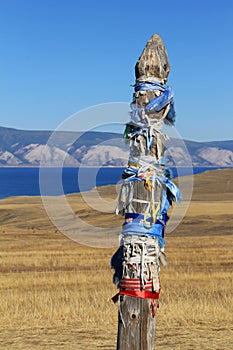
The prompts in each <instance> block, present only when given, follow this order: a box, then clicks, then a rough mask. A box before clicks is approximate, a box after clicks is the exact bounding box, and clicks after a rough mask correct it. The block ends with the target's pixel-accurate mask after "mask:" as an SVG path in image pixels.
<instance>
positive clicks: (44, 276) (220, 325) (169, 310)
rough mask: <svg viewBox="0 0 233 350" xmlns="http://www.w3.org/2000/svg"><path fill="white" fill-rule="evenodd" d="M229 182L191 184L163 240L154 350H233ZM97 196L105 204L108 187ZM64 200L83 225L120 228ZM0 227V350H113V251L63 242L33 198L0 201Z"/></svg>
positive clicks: (205, 178) (215, 178) (201, 178)
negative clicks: (178, 218) (182, 211)
mask: <svg viewBox="0 0 233 350" xmlns="http://www.w3.org/2000/svg"><path fill="white" fill-rule="evenodd" d="M232 175H233V170H221V172H219V171H216V172H213V171H212V172H206V173H205V174H202V175H196V176H195V177H194V178H195V183H194V185H195V187H194V194H193V198H192V202H191V204H190V206H189V209H188V211H187V213H186V216H185V217H184V219H183V220H182V223H181V224H180V225H179V226H178V227H177V228H176V229H175V231H173V232H172V233H171V234H170V235H167V236H166V242H167V244H166V254H167V257H168V260H169V264H168V266H166V267H161V276H160V277H161V284H162V291H161V298H160V308H159V309H158V311H157V336H156V347H155V348H156V349H162V350H167V349H177V350H178V349H182V350H189V349H190V350H191V349H192V350H194V349H206V350H214V349H215V350H217V349H219V350H220V349H221V350H223V349H229V350H230V349H232V344H233V317H232V311H233V301H232V300H233V299H232V290H233V288H232V287H233V286H232V266H233V250H232V245H233V242H232V224H233V215H232V209H233V182H232ZM224 183H225V187H224ZM99 192H100V194H101V196H103V197H104V198H106V199H110V198H113V197H114V196H115V187H114V186H108V187H105V188H100V189H99ZM206 193H209V196H210V197H211V200H210V201H208V200H207V198H206ZM67 198H68V201H69V203H70V205H71V206H72V208H73V209H74V211H75V212H76V214H77V215H80V216H83V219H84V218H85V220H87V222H89V223H92V224H93V223H95V224H98V225H101V223H103V226H105V227H108V226H107V225H108V224H109V227H111V224H112V220H114V222H115V225H116V226H119V225H120V224H121V223H122V217H115V216H114V215H113V214H100V213H98V212H97V211H93V210H91V208H88V206H87V205H86V204H85V203H84V201H83V199H82V198H81V196H80V195H70V196H67ZM202 198H203V199H202ZM87 214H88V215H87ZM103 221H104V222H103ZM0 223H1V227H0V246H1V251H0V276H1V285H0V293H1V294H0V298H1V299H0V349H7V350H8V349H9V350H11V349H12V350H13V349H22V350H23V349H51V350H53V349H66V350H71V349H77V350H82V349H87V350H89V349H90V350H95V349H105V350H111V349H115V348H116V337H117V305H114V304H113V303H112V301H111V297H112V296H113V295H114V294H115V293H116V292H117V290H116V288H115V287H114V285H113V284H112V283H111V279H112V274H113V271H112V270H110V267H109V260H110V257H111V256H112V254H113V253H114V251H115V250H116V248H117V247H114V248H105V249H100V248H91V247H86V246H82V245H80V244H78V243H76V242H73V241H72V240H70V239H68V238H67V237H65V236H64V235H63V234H61V233H60V232H59V231H58V230H57V229H56V227H54V226H53V225H52V223H51V222H50V221H49V219H48V218H47V215H46V213H45V211H44V209H43V206H42V203H41V199H40V198H39V197H31V198H30V197H24V198H22V197H19V198H7V199H4V200H2V201H1V202H0Z"/></svg>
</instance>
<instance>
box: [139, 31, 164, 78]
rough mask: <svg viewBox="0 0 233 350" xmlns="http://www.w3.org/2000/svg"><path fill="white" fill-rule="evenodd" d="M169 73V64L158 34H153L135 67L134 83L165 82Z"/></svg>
mask: <svg viewBox="0 0 233 350" xmlns="http://www.w3.org/2000/svg"><path fill="white" fill-rule="evenodd" d="M169 72H170V64H169V61H168V55H167V51H166V48H165V46H164V43H163V40H162V38H161V37H160V35H159V34H154V35H152V37H151V38H150V39H149V40H148V42H147V44H146V46H145V48H144V50H143V52H142V54H141V56H140V57H139V59H138V61H137V63H136V65H135V76H136V81H138V82H139V81H149V82H153V81H161V82H166V81H167V78H168V74H169Z"/></svg>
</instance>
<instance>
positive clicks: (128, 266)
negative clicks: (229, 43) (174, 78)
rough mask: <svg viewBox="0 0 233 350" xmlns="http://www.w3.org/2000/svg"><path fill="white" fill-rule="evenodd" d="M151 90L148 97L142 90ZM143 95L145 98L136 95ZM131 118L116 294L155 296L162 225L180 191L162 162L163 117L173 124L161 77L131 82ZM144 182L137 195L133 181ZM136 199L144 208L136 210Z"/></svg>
mask: <svg viewBox="0 0 233 350" xmlns="http://www.w3.org/2000/svg"><path fill="white" fill-rule="evenodd" d="M148 91H150V92H151V91H152V92H154V95H153V96H155V97H154V98H152V99H151V100H149V101H147V100H146V98H147V97H146V96H145V98H144V95H145V93H146V92H148ZM141 97H142V98H144V101H146V102H145V103H144V105H143V104H140V103H138V101H139V102H140V98H141ZM161 111H162V113H161ZM130 114H131V119H130V122H129V123H128V124H127V125H126V128H125V133H124V138H125V140H126V142H128V143H129V146H130V155H129V162H128V167H127V168H126V169H125V170H124V172H123V174H122V184H121V190H120V193H119V197H118V203H117V207H116V213H117V214H121V215H123V216H124V217H125V222H124V223H123V226H122V232H121V236H120V247H119V249H118V250H117V252H116V253H115V254H114V255H113V257H112V259H111V266H112V268H113V269H114V270H115V273H114V276H113V282H114V283H115V284H117V286H118V288H119V289H120V291H119V293H118V294H117V296H115V297H114V298H113V301H116V300H117V298H118V295H128V296H135V297H138V298H150V299H151V300H155V299H158V296H159V291H160V283H159V264H160V261H161V260H162V259H161V255H163V254H164V246H165V240H164V230H165V226H166V224H167V221H168V219H169V217H168V214H167V212H168V210H169V207H170V206H171V205H172V202H173V201H175V202H180V201H181V192H180V190H179V188H178V187H177V186H176V185H175V184H174V183H173V182H172V180H171V178H172V173H171V171H170V169H169V168H166V166H165V159H164V152H165V142H166V140H167V139H168V137H167V135H165V134H163V133H162V126H163V123H168V124H174V122H175V110H174V102H173V91H172V89H171V88H170V87H168V86H167V85H165V84H161V83H159V82H153V83H150V82H140V83H136V84H135V86H134V95H133V102H132V103H131V113H130ZM136 182H137V183H138V182H141V183H143V184H144V188H145V189H146V193H147V195H146V196H145V197H146V198H143V199H142V198H137V191H135V183H136ZM138 203H140V205H141V208H142V207H143V210H142V212H140V213H138V212H137V210H136V208H138Z"/></svg>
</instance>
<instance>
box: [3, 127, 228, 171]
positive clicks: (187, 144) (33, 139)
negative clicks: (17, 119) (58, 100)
mask: <svg viewBox="0 0 233 350" xmlns="http://www.w3.org/2000/svg"><path fill="white" fill-rule="evenodd" d="M128 156H129V146H128V145H127V144H125V141H124V140H123V137H122V135H121V134H117V133H112V132H85V133H83V132H70V131H60V132H56V133H53V132H52V131H30V130H17V129H12V128H5V127H0V167H3V166H12V167H25V166H34V167H38V166H40V163H41V161H42V164H43V165H44V166H61V165H63V166H70V167H76V166H80V165H82V166H123V167H124V166H125V165H126V164H127V161H128ZM166 160H167V165H168V166H174V165H176V166H190V165H193V166H199V167H202V166H203V167H204V166H207V167H208V166H210V167H213V166H224V167H225V166H230V167H232V166H233V140H229V141H212V142H194V141H187V140H185V141H182V140H179V139H170V140H169V141H168V142H167V151H166Z"/></svg>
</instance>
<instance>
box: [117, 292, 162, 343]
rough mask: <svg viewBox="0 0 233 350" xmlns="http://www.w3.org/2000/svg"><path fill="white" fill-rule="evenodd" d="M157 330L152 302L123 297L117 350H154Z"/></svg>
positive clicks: (121, 299)
mask: <svg viewBox="0 0 233 350" xmlns="http://www.w3.org/2000/svg"><path fill="white" fill-rule="evenodd" d="M155 306H156V301H155ZM155 330H156V318H155V317H153V316H152V310H151V301H150V300H149V299H140V298H134V297H129V296H123V295H121V296H120V312H119V322H118V339H117V350H129V349H130V350H153V349H154V340H155Z"/></svg>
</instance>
